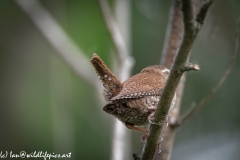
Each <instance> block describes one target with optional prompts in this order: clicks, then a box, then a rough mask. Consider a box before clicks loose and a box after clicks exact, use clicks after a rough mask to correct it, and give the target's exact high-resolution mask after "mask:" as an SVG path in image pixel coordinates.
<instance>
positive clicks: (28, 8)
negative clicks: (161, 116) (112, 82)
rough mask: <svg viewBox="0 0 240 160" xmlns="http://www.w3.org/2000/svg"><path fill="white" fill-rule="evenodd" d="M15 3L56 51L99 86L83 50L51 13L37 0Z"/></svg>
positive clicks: (83, 76) (73, 67) (78, 73)
mask: <svg viewBox="0 0 240 160" xmlns="http://www.w3.org/2000/svg"><path fill="white" fill-rule="evenodd" d="M15 3H16V4H17V5H18V6H19V7H20V8H21V9H22V10H23V11H24V12H25V13H26V14H27V15H28V16H29V17H30V19H31V20H32V22H33V23H34V25H35V26H36V27H37V29H38V30H39V31H40V32H41V34H42V35H43V36H44V37H45V38H46V40H47V41H48V42H49V44H50V45H51V46H52V47H53V48H54V49H55V50H56V51H57V52H56V53H57V54H59V55H60V57H62V59H63V60H64V61H65V62H66V63H67V64H68V65H69V66H70V67H71V68H72V69H73V71H75V72H76V73H77V75H78V76H79V77H81V78H83V79H84V80H85V82H87V83H89V84H90V85H91V86H93V87H95V88H97V89H98V88H99V86H98V84H99V83H98V82H97V81H96V78H94V76H95V72H94V70H93V68H92V67H91V66H90V63H89V60H88V58H87V57H86V56H85V54H84V52H83V51H82V50H81V49H80V48H79V47H77V45H76V44H74V42H73V41H72V40H71V39H70V37H68V35H67V34H66V33H65V32H64V30H63V29H62V28H61V27H60V25H59V24H58V23H57V22H56V21H55V20H54V18H53V17H52V16H51V14H50V13H49V12H48V11H47V10H46V9H45V8H44V7H43V6H42V5H41V4H40V3H39V1H37V0H31V1H23V0H15ZM98 90H99V89H98Z"/></svg>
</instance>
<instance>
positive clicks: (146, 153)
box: [142, 0, 199, 160]
mask: <svg viewBox="0 0 240 160" xmlns="http://www.w3.org/2000/svg"><path fill="white" fill-rule="evenodd" d="M182 11H183V17H184V18H183V20H184V38H183V41H182V44H181V47H180V49H179V51H178V54H177V56H176V58H175V60H174V63H173V66H172V68H171V71H170V75H169V77H168V79H167V82H166V85H165V87H164V90H163V92H162V95H161V98H160V100H159V103H158V108H157V110H156V112H155V114H154V119H153V120H152V122H153V124H151V125H150V129H149V134H148V137H147V139H146V140H147V141H146V144H145V145H144V148H143V152H142V160H152V158H153V155H154V152H155V150H156V148H157V143H158V139H159V135H160V133H161V130H162V127H163V124H164V120H165V118H166V116H167V114H168V111H169V108H170V105H171V102H172V99H173V96H174V94H175V91H176V88H177V85H178V83H179V81H180V79H181V76H182V74H183V72H182V70H181V69H180V68H181V67H182V66H183V65H184V64H186V63H187V60H188V57H189V55H190V50H191V48H192V45H193V42H194V40H195V38H196V36H197V33H198V29H199V26H198V27H197V26H196V25H195V19H194V10H193V5H192V1H191V0H182Z"/></svg>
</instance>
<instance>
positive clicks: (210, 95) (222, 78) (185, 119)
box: [178, 13, 240, 125]
mask: <svg viewBox="0 0 240 160" xmlns="http://www.w3.org/2000/svg"><path fill="white" fill-rule="evenodd" d="M239 27H240V13H239V16H238V20H237V29H236V33H235V47H234V52H233V55H232V57H231V61H230V64H229V66H228V68H227V69H226V71H225V72H224V74H223V75H222V77H221V78H220V80H219V81H218V83H217V84H216V86H215V87H213V88H212V89H211V91H210V92H209V93H208V94H207V95H206V96H205V97H204V98H203V99H202V100H201V101H200V102H199V103H198V104H197V105H195V106H194V107H193V108H191V109H190V110H189V111H188V112H187V113H186V114H184V115H183V116H182V118H181V119H179V121H178V125H182V124H183V123H184V122H186V121H187V120H188V119H189V118H190V117H191V116H193V114H194V113H196V112H197V111H198V110H199V109H200V108H201V107H202V106H204V105H205V104H206V103H207V102H208V101H209V100H210V99H211V98H212V97H213V96H214V94H215V93H216V92H217V91H218V89H219V88H220V87H221V86H222V84H223V82H224V81H225V80H226V78H227V77H228V75H229V74H230V73H231V71H232V69H233V66H234V64H235V61H236V57H237V52H238V44H239Z"/></svg>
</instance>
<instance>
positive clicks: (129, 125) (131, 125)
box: [125, 123, 148, 133]
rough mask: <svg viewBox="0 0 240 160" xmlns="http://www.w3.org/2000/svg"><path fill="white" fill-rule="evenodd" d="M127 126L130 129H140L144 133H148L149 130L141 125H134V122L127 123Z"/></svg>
mask: <svg viewBox="0 0 240 160" xmlns="http://www.w3.org/2000/svg"><path fill="white" fill-rule="evenodd" d="M125 126H126V127H127V128H128V129H133V130H136V131H140V132H142V133H147V132H148V130H146V129H143V128H140V127H136V126H134V125H133V124H131V123H125Z"/></svg>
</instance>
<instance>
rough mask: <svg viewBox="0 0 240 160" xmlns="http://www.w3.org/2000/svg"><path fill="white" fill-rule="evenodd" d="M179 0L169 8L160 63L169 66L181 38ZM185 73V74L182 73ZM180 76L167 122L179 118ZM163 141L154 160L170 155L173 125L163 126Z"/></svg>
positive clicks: (181, 92)
mask: <svg viewBox="0 0 240 160" xmlns="http://www.w3.org/2000/svg"><path fill="white" fill-rule="evenodd" d="M181 7H182V5H181V1H180V0H172V5H171V9H170V15H169V22H168V26H167V32H166V37H165V42H164V47H163V51H162V57H161V64H162V65H164V66H165V67H168V68H170V67H171V66H172V63H173V60H174V57H175V55H176V54H177V50H178V49H179V47H180V45H181V42H182V38H183V15H182V10H181ZM184 75H185V74H184ZM184 75H183V76H182V78H181V80H180V83H179V85H178V88H177V91H176V95H177V98H176V103H175V106H174V108H173V109H171V111H170V116H169V124H170V125H171V124H172V123H175V122H176V120H177V119H178V118H179V109H180V104H181V99H182V95H183V89H184V83H185V76H184ZM161 136H162V138H163V141H161V153H158V152H155V155H154V159H155V160H165V159H167V158H168V157H170V156H169V155H170V153H171V150H172V147H173V142H174V137H175V132H174V128H173V127H163V129H162V134H161Z"/></svg>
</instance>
